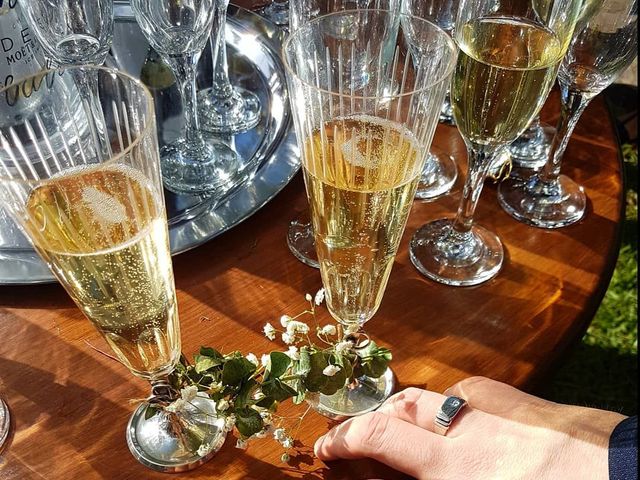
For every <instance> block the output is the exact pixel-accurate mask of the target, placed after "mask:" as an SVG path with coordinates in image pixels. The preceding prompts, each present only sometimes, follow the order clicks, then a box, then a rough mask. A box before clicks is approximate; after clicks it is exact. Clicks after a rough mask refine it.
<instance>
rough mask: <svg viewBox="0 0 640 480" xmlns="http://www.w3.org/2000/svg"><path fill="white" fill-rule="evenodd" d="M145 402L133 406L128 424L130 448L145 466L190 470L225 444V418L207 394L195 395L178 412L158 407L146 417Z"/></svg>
mask: <svg viewBox="0 0 640 480" xmlns="http://www.w3.org/2000/svg"><path fill="white" fill-rule="evenodd" d="M147 405H148V404H146V403H144V404H142V405H140V406H139V407H138V408H137V409H136V411H135V412H134V413H133V415H132V416H131V419H130V420H129V425H128V426H127V445H128V446H129V450H130V451H131V453H132V454H133V456H134V457H135V458H136V460H138V461H139V462H140V463H142V464H143V465H145V466H146V467H149V468H151V469H153V470H157V471H159V472H165V473H177V472H186V471H188V470H193V469H194V468H197V467H199V466H200V465H202V464H203V463H205V462H207V461H208V460H209V459H210V458H211V457H213V456H214V455H215V454H216V453H217V452H218V450H220V448H221V447H222V445H223V444H224V441H225V439H226V436H227V434H226V431H225V428H224V419H223V418H219V417H218V416H217V414H216V408H215V402H213V401H212V400H210V399H209V398H206V397H202V396H197V397H196V398H195V399H193V400H191V401H190V402H189V403H188V404H187V406H186V407H185V409H183V410H181V411H180V412H179V413H176V414H171V413H167V412H164V411H161V412H159V413H157V414H156V415H154V416H152V417H151V418H149V419H145V413H146V411H147Z"/></svg>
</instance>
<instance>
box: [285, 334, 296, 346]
mask: <svg viewBox="0 0 640 480" xmlns="http://www.w3.org/2000/svg"><path fill="white" fill-rule="evenodd" d="M282 341H283V342H284V343H286V344H287V345H291V344H293V343H295V341H296V336H295V335H290V334H288V333H283V334H282Z"/></svg>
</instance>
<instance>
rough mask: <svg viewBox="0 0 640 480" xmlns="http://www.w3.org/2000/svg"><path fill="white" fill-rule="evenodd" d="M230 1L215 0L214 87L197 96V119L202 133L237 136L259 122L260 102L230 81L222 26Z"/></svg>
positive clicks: (212, 52)
mask: <svg viewBox="0 0 640 480" xmlns="http://www.w3.org/2000/svg"><path fill="white" fill-rule="evenodd" d="M228 6H229V0H215V12H216V15H215V18H214V26H213V32H214V34H213V35H212V36H211V38H210V40H209V43H210V45H211V58H212V60H213V86H212V87H211V88H205V89H204V90H200V92H198V105H199V108H198V115H199V116H200V124H201V126H202V129H203V130H207V131H210V132H215V133H227V134H238V133H241V132H244V131H245V130H250V129H252V128H253V127H255V126H256V125H257V124H258V123H259V122H260V99H259V98H258V96H257V95H256V94H255V93H253V92H250V91H249V90H247V89H245V88H242V87H239V86H237V85H232V84H231V82H230V81H229V72H228V70H229V66H228V64H227V44H226V42H225V26H226V24H227V7H228Z"/></svg>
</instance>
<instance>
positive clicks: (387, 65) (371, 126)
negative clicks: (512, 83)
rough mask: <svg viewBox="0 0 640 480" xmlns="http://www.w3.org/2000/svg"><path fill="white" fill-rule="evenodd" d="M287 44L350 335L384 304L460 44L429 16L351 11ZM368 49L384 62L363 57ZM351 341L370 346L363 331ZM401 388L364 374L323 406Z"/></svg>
mask: <svg viewBox="0 0 640 480" xmlns="http://www.w3.org/2000/svg"><path fill="white" fill-rule="evenodd" d="M398 20H399V25H398ZM336 25H341V30H340V31H341V32H342V34H343V35H340V36H336ZM389 45H391V46H392V48H391V52H394V53H392V55H391V56H390V57H387V53H388V52H389V50H390V49H389V48H388V47H389ZM418 46H420V48H418ZM283 52H284V59H285V70H286V75H287V83H288V85H289V91H290V93H291V105H292V111H293V117H294V125H295V128H296V134H297V135H296V136H297V138H298V143H299V145H300V151H301V152H302V168H303V173H304V179H305V184H306V187H307V197H308V200H309V204H310V211H311V218H312V221H313V231H314V235H315V241H316V249H317V252H318V259H319V263H320V274H321V277H322V283H323V285H324V288H325V294H326V302H327V307H328V309H329V312H330V313H331V315H332V316H333V317H334V318H335V319H336V320H337V321H338V322H340V323H341V324H342V325H344V327H345V331H346V332H354V331H358V330H359V329H360V328H361V327H362V326H363V325H364V323H365V322H367V321H368V320H370V319H371V318H372V317H373V315H374V314H375V313H376V311H377V310H378V308H379V306H380V302H381V301H382V296H383V294H384V290H385V287H386V284H387V281H388V279H389V274H390V273H391V267H392V266H393V261H394V257H395V254H396V252H397V250H398V244H399V243H400V238H401V237H402V233H403V230H404V226H405V224H406V221H407V217H408V215H409V210H410V209H411V205H412V203H413V196H414V194H415V190H416V187H417V184H418V179H419V177H420V172H421V171H422V167H423V164H424V160H425V158H426V152H427V151H428V149H429V144H430V143H431V140H432V138H433V134H434V131H435V128H436V125H437V116H438V112H439V111H440V106H441V105H442V99H443V98H444V94H445V90H446V85H447V83H448V80H449V78H450V74H451V71H452V69H453V66H454V59H455V55H456V50H455V45H454V44H453V41H452V40H451V38H450V37H449V36H448V35H447V34H446V33H445V32H444V31H443V30H442V29H440V28H439V27H437V26H436V25H434V24H433V23H431V22H428V21H426V20H424V19H420V18H417V17H410V16H407V15H398V14H396V13H394V12H391V11H388V10H347V11H344V12H335V13H330V14H328V15H323V16H321V17H318V18H316V19H314V20H311V21H310V22H307V23H305V24H303V25H302V26H300V27H299V28H298V29H297V30H294V31H293V32H292V33H291V35H290V36H289V38H288V39H287V40H286V41H285V44H284V46H283ZM361 54H364V56H365V58H366V59H367V60H368V59H372V60H373V61H365V62H363V63H359V62H356V61H353V59H355V58H358V56H359V55H361ZM348 60H349V61H348ZM356 65H362V67H363V68H364V69H365V70H362V69H361V68H355V67H356ZM363 72H364V73H366V76H367V78H368V81H367V82H364V83H363V82H360V81H359V80H358V79H360V78H362V74H363ZM356 85H359V87H358V88H356ZM346 86H348V87H346ZM346 339H347V340H350V339H353V341H354V343H355V348H364V345H365V344H366V343H367V340H366V335H365V334H364V333H359V334H358V335H355V336H347V337H346ZM393 384H394V378H393V373H392V372H391V370H387V371H386V372H385V373H384V374H383V375H382V376H381V377H380V378H370V377H366V376H363V377H360V378H358V379H357V381H355V382H354V383H352V384H350V385H345V386H344V387H342V388H340V389H339V390H338V391H337V393H336V394H334V395H319V396H318V397H319V398H318V399H317V401H315V402H314V403H313V405H314V407H315V408H316V409H317V410H318V411H319V412H320V413H322V414H324V415H327V416H330V417H338V418H339V417H348V416H354V415H360V414H363V413H365V412H368V411H371V410H373V409H375V408H377V407H378V406H379V405H380V404H381V403H382V402H383V401H384V400H385V399H386V398H387V397H388V396H389V395H390V393H391V391H392V389H393Z"/></svg>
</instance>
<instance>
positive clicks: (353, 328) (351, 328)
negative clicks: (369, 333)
mask: <svg viewBox="0 0 640 480" xmlns="http://www.w3.org/2000/svg"><path fill="white" fill-rule="evenodd" d="M358 330H360V325H359V324H357V323H350V324H349V325H347V326H346V327H344V334H345V335H353V334H354V333H357V332H358Z"/></svg>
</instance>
